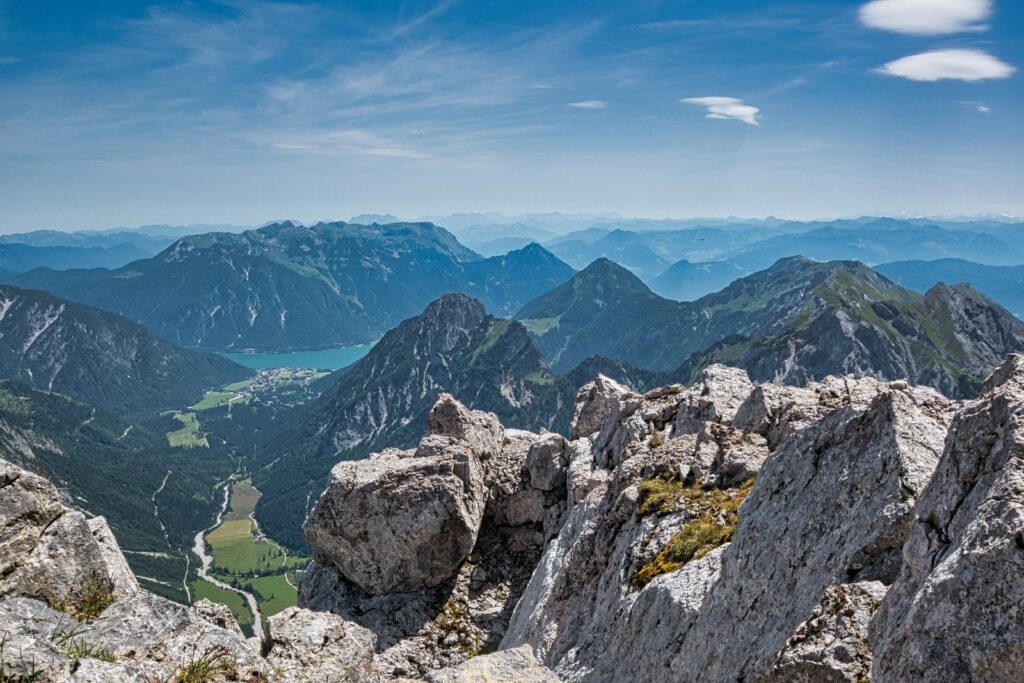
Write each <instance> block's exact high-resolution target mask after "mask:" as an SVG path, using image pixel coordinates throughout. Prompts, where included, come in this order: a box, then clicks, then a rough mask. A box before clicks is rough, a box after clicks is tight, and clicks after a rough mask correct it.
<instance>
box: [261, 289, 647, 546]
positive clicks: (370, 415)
mask: <svg viewBox="0 0 1024 683" xmlns="http://www.w3.org/2000/svg"><path fill="white" fill-rule="evenodd" d="M598 373H605V374H608V375H610V376H612V377H614V378H616V379H618V380H620V381H624V382H626V383H629V384H631V385H632V386H635V387H637V388H643V387H645V386H649V385H650V383H652V382H653V381H654V379H655V377H656V375H655V374H654V373H650V372H644V371H640V370H635V369H633V368H630V367H628V366H627V365H625V364H623V363H616V362H612V361H606V360H603V359H596V358H595V359H589V360H588V361H587V362H586V363H585V364H584V365H582V366H581V367H580V368H578V369H577V370H576V371H575V372H571V373H568V374H567V375H565V376H562V377H556V376H555V375H553V374H552V373H551V371H550V370H549V369H548V367H547V364H546V363H545V361H544V357H543V355H542V354H541V351H540V349H538V348H537V346H536V345H535V344H534V342H533V340H532V339H531V338H530V336H529V334H528V333H527V331H526V329H525V328H524V327H523V326H522V325H520V324H519V323H518V322H515V321H511V320H503V319H500V318H495V317H494V316H491V315H489V314H488V313H487V312H486V311H485V310H484V307H483V305H482V304H481V303H480V302H479V301H476V300H474V299H471V298H469V297H467V296H465V295H461V294H446V295H444V296H442V297H441V298H440V299H438V300H437V301H434V302H433V303H431V304H430V305H429V306H427V308H426V310H424V311H423V313H422V314H421V315H418V316H416V317H414V318H411V319H409V320H406V321H404V322H403V323H402V324H400V325H399V326H398V327H397V328H395V329H394V330H391V331H390V332H388V333H387V334H386V335H384V337H383V339H381V341H380V342H379V343H378V344H377V345H376V346H375V347H374V349H373V350H372V351H371V352H370V353H369V354H368V355H367V356H366V357H365V358H363V359H362V360H360V361H359V362H357V363H356V364H355V365H353V366H352V367H350V368H348V369H347V370H345V371H343V372H341V373H339V375H340V377H339V379H337V381H336V383H335V384H334V385H333V386H331V387H330V388H328V389H327V390H325V391H324V393H323V395H322V396H321V397H320V398H319V399H318V400H316V401H314V402H313V403H312V404H310V405H309V406H307V407H305V408H302V409H299V410H298V411H296V414H295V415H293V416H292V418H291V419H289V420H288V427H286V428H285V429H284V430H283V432H282V433H281V434H280V435H279V436H278V438H276V439H274V440H272V441H271V442H270V443H269V444H267V445H266V446H265V447H264V448H263V449H262V453H261V455H260V456H259V457H258V458H257V461H258V462H265V463H267V465H266V466H265V467H264V468H263V469H261V470H257V471H256V473H255V480H256V483H257V486H258V487H259V488H260V489H261V490H262V491H263V494H264V496H263V498H262V499H261V501H260V507H259V515H260V520H261V522H262V523H263V524H264V526H265V528H266V529H267V530H268V532H269V533H271V535H273V536H274V538H276V539H278V540H280V541H282V542H285V543H289V544H291V545H295V546H300V545H301V544H302V540H301V535H300V534H299V529H300V527H301V522H302V519H303V518H304V516H305V513H306V505H307V504H308V501H309V500H310V496H311V495H313V494H315V493H316V492H318V491H320V489H321V488H323V482H324V480H325V478H326V476H327V474H328V472H329V471H330V469H331V467H333V466H334V464H335V463H336V462H337V461H338V460H342V459H354V458H358V457H362V456H365V455H366V454H367V453H369V452H371V451H374V450H379V449H381V448H384V447H388V446H398V447H404V446H409V445H411V444H414V443H416V442H417V441H418V440H419V435H420V433H421V432H422V430H423V425H424V424H425V420H426V415H427V413H428V411H429V410H430V407H431V406H432V405H433V404H434V401H435V400H436V398H437V394H438V392H441V391H447V392H450V393H452V394H454V395H455V396H456V397H458V398H459V400H460V401H463V402H465V403H466V404H467V405H470V406H472V407H474V408H476V409H480V410H488V411H492V412H495V413H497V414H498V415H500V416H502V418H503V419H504V420H507V422H506V423H507V424H509V425H510V426H515V427H520V428H524V429H525V428H531V429H539V428H541V427H544V428H548V429H554V430H561V431H565V430H566V429H567V428H568V424H569V418H570V413H571V410H572V405H573V401H574V399H575V395H576V390H577V389H578V387H579V386H580V385H582V384H583V383H585V382H587V381H589V380H590V379H593V377H595V376H596V375H597V374H598Z"/></svg>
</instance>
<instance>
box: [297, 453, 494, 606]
mask: <svg viewBox="0 0 1024 683" xmlns="http://www.w3.org/2000/svg"><path fill="white" fill-rule="evenodd" d="M486 495H487V490H486V487H485V482H484V470H483V466H482V464H481V462H480V456H479V455H478V453H477V452H476V451H475V450H474V449H472V448H470V447H469V446H468V445H467V444H463V443H460V442H452V443H451V444H450V445H448V446H447V447H446V448H444V449H443V450H442V451H441V452H438V453H437V454H436V455H431V456H426V457H415V456H413V457H398V456H397V455H395V454H394V453H393V452H392V453H382V454H378V455H376V456H373V457H370V458H368V459H366V460H358V461H353V462H342V463H339V464H338V465H336V466H335V467H334V469H333V470H332V471H331V480H330V484H329V485H328V487H327V490H326V491H325V492H324V493H323V495H322V496H321V497H320V500H319V502H318V503H317V504H316V507H314V508H313V510H312V511H311V512H310V514H309V517H308V518H307V520H306V524H305V526H304V527H303V531H304V533H305V536H306V540H308V541H309V544H310V545H311V546H312V548H313V552H314V555H315V557H316V559H317V562H319V563H320V564H329V565H333V566H335V567H337V568H338V569H340V570H341V572H342V573H343V574H344V575H345V576H346V577H347V578H348V579H349V580H351V581H352V582H354V583H355V584H357V585H358V586H359V587H360V588H362V589H363V590H365V591H366V592H368V593H371V594H386V593H395V592H408V591H414V590H418V589H420V588H424V587H429V586H436V585H438V584H439V583H441V582H442V581H444V580H445V579H448V578H450V577H451V576H452V575H453V574H454V573H455V571H456V570H457V569H458V567H459V565H460V564H461V563H462V562H463V560H465V559H466V557H467V556H468V555H469V553H470V551H472V549H473V545H474V544H475V542H476V538H477V534H478V532H479V530H480V523H481V521H482V519H483V515H484V506H485V503H486Z"/></svg>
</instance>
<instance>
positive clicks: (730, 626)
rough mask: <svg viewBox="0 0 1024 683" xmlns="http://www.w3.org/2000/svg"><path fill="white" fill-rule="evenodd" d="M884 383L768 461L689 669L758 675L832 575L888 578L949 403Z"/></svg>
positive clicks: (701, 674)
mask: <svg viewBox="0 0 1024 683" xmlns="http://www.w3.org/2000/svg"><path fill="white" fill-rule="evenodd" d="M922 398H926V399H927V400H919V399H918V397H915V396H912V395H910V394H907V393H905V392H902V391H893V390H889V391H885V392H883V393H881V394H879V395H878V396H876V397H875V399H874V400H873V401H872V402H871V404H870V405H869V406H868V407H866V408H864V409H858V408H855V407H852V406H847V407H845V408H842V409H840V410H838V411H836V412H834V413H832V414H831V415H829V416H828V417H826V418H825V419H824V420H822V421H821V422H819V423H818V424H817V425H815V426H813V427H808V428H806V429H804V430H802V431H800V432H797V433H795V434H794V435H793V436H792V437H790V438H789V439H787V440H786V441H785V442H783V444H782V445H781V446H780V447H779V449H778V450H777V451H776V452H775V453H773V454H772V456H771V457H770V458H769V459H768V460H767V461H766V462H765V464H764V466H763V467H762V469H761V471H760V474H759V475H758V479H757V483H756V485H755V486H754V488H753V490H752V491H751V492H750V495H749V496H748V497H747V499H746V501H745V502H744V504H743V506H742V508H741V509H740V522H739V526H738V528H737V530H736V533H735V535H734V537H733V539H732V542H731V543H730V545H729V547H728V548H727V549H726V551H725V552H724V553H723V555H722V568H721V576H720V578H719V579H718V581H717V582H716V583H715V585H714V587H713V588H712V589H711V591H710V593H709V594H708V595H707V597H706V598H705V599H704V603H703V605H702V607H701V611H700V616H699V617H698V619H697V622H696V623H695V624H694V625H693V627H692V628H691V629H690V631H689V633H688V634H687V637H686V639H685V641H684V642H683V643H682V645H681V646H680V648H679V650H678V652H677V654H676V655H675V657H674V659H673V661H672V671H673V674H674V675H675V676H676V677H677V679H681V680H698V679H700V680H713V681H727V680H736V679H746V680H755V679H758V678H759V677H762V676H765V675H768V673H769V672H770V670H771V666H772V662H773V661H774V660H775V659H776V657H777V655H778V653H780V652H781V651H782V650H783V649H784V648H785V646H786V644H787V641H788V639H789V638H790V636H791V635H792V634H793V633H795V632H796V630H797V629H798V627H799V625H800V624H801V623H803V622H805V621H806V620H807V619H808V618H810V617H811V616H812V614H813V610H814V608H815V606H816V605H818V604H819V603H820V602H821V601H822V600H823V598H824V597H825V594H826V591H827V589H828V588H829V587H831V586H835V585H838V584H842V583H848V582H853V581H871V580H881V581H883V582H885V583H891V582H892V580H893V579H894V578H895V575H896V573H897V571H898V568H899V554H900V550H901V548H902V546H903V542H904V541H905V539H906V536H907V533H908V532H909V529H910V525H911V520H912V512H911V511H912V508H913V505H914V502H915V500H916V497H917V495H918V494H919V492H920V491H921V490H923V489H924V487H925V485H926V484H927V482H928V479H929V478H930V477H931V474H932V472H933V471H934V468H935V465H936V463H937V462H938V457H939V454H940V453H941V451H942V442H943V436H944V434H945V432H946V429H947V427H948V423H949V422H948V421H949V417H950V412H951V407H952V406H951V404H950V402H949V401H948V400H946V399H945V398H943V397H941V396H940V395H939V394H938V393H936V392H928V393H927V394H926V395H923V397H922Z"/></svg>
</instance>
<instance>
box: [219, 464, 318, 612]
mask: <svg viewBox="0 0 1024 683" xmlns="http://www.w3.org/2000/svg"><path fill="white" fill-rule="evenodd" d="M259 499H260V492H259V491H258V490H257V489H256V488H255V487H254V486H253V485H252V482H251V481H249V480H248V479H245V480H241V481H236V482H234V484H233V485H232V487H231V500H230V508H229V510H228V513H227V514H226V515H225V516H224V520H223V521H222V522H221V524H220V525H219V526H218V527H217V528H216V529H214V530H213V531H211V532H210V533H208V534H207V535H206V543H207V545H208V546H209V548H210V554H211V556H212V557H213V565H212V567H211V572H212V573H213V574H214V575H215V576H216V577H217V578H218V579H220V580H221V581H224V582H225V583H228V584H231V585H233V586H238V587H240V588H242V589H245V590H249V591H251V592H253V593H254V594H255V596H256V599H257V601H258V602H259V605H260V610H261V611H262V612H263V616H264V618H266V617H269V616H272V615H274V614H277V613H278V612H280V611H281V610H284V609H286V608H288V607H291V606H293V605H295V603H296V600H297V597H298V594H297V590H296V586H298V583H299V576H300V575H301V570H302V568H304V567H305V566H306V564H307V563H308V562H309V558H306V557H296V556H293V555H290V554H288V553H287V551H285V549H284V548H282V547H281V546H280V545H278V544H277V543H275V542H274V541H273V540H271V539H269V538H267V537H265V536H262V535H261V534H259V533H258V527H257V526H256V524H255V522H253V520H252V517H251V515H252V513H253V510H255V509H256V503H257V502H258V501H259ZM289 582H290V583H289ZM210 588H213V589H216V590H221V589H217V588H216V586H210V587H209V588H206V589H204V590H207V591H209V590H210ZM221 592H222V593H230V591H221ZM235 598H237V600H235ZM210 599H211V600H214V601H215V602H222V603H223V604H226V605H227V606H228V607H229V608H231V610H232V611H233V612H234V611H235V609H236V606H235V605H233V604H232V603H235V604H236V605H240V606H241V609H243V610H245V611H246V612H248V610H247V608H246V607H245V605H244V602H243V601H242V598H241V596H239V595H237V594H235V593H230V597H229V598H226V599H225V600H221V599H218V598H216V597H210ZM228 599H230V600H231V601H232V602H231V603H229V602H227V601H226V600H228ZM249 621H250V622H251V621H252V618H251V616H250V618H249Z"/></svg>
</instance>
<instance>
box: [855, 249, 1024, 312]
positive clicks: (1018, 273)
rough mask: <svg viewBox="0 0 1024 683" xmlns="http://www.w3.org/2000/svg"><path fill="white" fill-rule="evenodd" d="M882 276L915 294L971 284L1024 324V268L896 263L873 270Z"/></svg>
mask: <svg viewBox="0 0 1024 683" xmlns="http://www.w3.org/2000/svg"><path fill="white" fill-rule="evenodd" d="M875 270H877V271H878V272H879V273H881V274H882V275H885V276H886V277H887V278H889V279H890V280H892V281H893V282H896V283H897V284H900V285H902V286H904V287H906V288H907V289H912V290H914V291H915V292H922V293H923V292H926V291H928V290H929V289H931V288H932V287H933V286H934V285H936V284H938V283H940V282H944V283H946V284H959V283H964V282H967V283H970V284H971V285H972V286H973V287H974V288H975V289H977V290H978V291H980V292H983V293H984V294H985V295H986V296H989V297H991V298H992V299H994V300H995V301H997V302H999V303H1000V304H1001V305H1002V306H1005V307H1006V308H1007V309H1009V311H1010V312H1011V313H1013V314H1014V315H1016V316H1017V317H1018V318H1020V319H1021V320H1024V265H1022V266H985V265H982V264H980V263H972V262H970V261H965V260H963V259H940V260H938V261H896V262H894V263H883V264H882V265H879V266H875Z"/></svg>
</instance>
